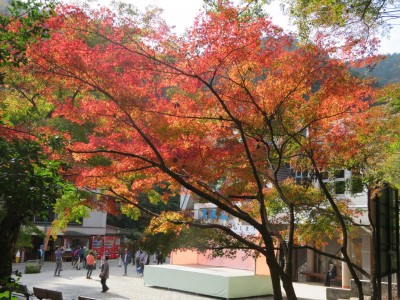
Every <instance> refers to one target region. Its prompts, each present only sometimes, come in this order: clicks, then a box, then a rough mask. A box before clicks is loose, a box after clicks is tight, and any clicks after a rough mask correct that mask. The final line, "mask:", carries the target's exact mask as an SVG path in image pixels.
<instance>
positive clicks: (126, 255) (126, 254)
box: [122, 248, 132, 276]
mask: <svg viewBox="0 0 400 300" xmlns="http://www.w3.org/2000/svg"><path fill="white" fill-rule="evenodd" d="M131 260H132V255H131V253H130V252H129V251H128V248H125V251H124V254H123V256H122V261H123V262H124V276H126V275H128V265H129V264H130V263H131Z"/></svg>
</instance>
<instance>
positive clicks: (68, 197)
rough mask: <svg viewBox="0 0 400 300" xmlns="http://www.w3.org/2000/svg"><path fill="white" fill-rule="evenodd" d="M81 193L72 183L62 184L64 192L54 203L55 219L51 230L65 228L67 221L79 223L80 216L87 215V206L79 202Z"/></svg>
mask: <svg viewBox="0 0 400 300" xmlns="http://www.w3.org/2000/svg"><path fill="white" fill-rule="evenodd" d="M81 196H82V193H81V192H79V191H78V190H77V189H76V188H75V187H74V186H73V185H72V184H64V193H63V195H62V196H61V198H58V199H57V201H56V203H55V204H54V212H55V213H56V214H57V219H56V220H54V221H53V223H52V232H53V233H54V234H55V233H56V232H57V231H58V230H59V229H65V228H66V227H67V225H68V223H69V222H76V223H80V220H81V219H82V218H85V217H88V216H89V208H88V207H87V206H85V205H83V204H82V203H81V199H82V197H81Z"/></svg>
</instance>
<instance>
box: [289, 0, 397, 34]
mask: <svg viewBox="0 0 400 300" xmlns="http://www.w3.org/2000/svg"><path fill="white" fill-rule="evenodd" d="M285 2H286V3H287V4H288V5H289V13H290V16H291V18H292V19H293V21H294V23H295V24H296V25H297V27H298V29H299V32H300V36H301V37H302V38H304V39H307V38H308V37H309V35H310V32H312V30H313V29H315V28H320V27H324V28H339V27H348V28H349V29H352V30H353V31H355V32H356V31H358V32H359V33H362V34H371V33H372V32H373V31H374V30H376V29H377V28H379V27H381V26H382V25H384V24H385V22H384V19H385V18H396V17H397V15H396V13H395V11H396V8H397V7H398V6H399V3H398V1H385V0H379V1H363V0H349V1H332V0H308V1H303V0H285Z"/></svg>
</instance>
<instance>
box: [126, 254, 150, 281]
mask: <svg viewBox="0 0 400 300" xmlns="http://www.w3.org/2000/svg"><path fill="white" fill-rule="evenodd" d="M121 260H122V262H123V263H124V276H127V273H128V265H129V264H130V263H131V262H132V255H131V253H130V252H129V250H128V248H125V251H124V253H123V254H122V255H121ZM148 263H149V254H148V253H147V252H146V251H143V250H141V249H138V250H137V251H136V253H135V258H134V260H133V265H134V266H135V267H136V273H137V274H140V275H142V276H143V273H144V266H145V265H147V264H148Z"/></svg>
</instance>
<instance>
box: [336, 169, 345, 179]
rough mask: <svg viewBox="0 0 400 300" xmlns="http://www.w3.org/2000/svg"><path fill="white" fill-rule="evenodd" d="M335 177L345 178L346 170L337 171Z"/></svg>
mask: <svg viewBox="0 0 400 300" xmlns="http://www.w3.org/2000/svg"><path fill="white" fill-rule="evenodd" d="M335 178H344V170H339V171H336V172H335Z"/></svg>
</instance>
